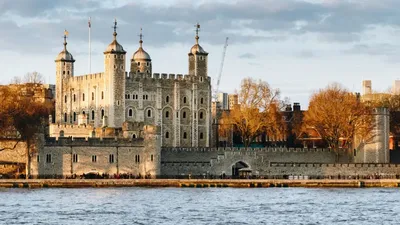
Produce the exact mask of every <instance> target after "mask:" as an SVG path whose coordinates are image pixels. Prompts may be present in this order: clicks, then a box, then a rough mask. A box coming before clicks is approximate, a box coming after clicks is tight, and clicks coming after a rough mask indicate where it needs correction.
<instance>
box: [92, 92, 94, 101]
mask: <svg viewBox="0 0 400 225" xmlns="http://www.w3.org/2000/svg"><path fill="white" fill-rule="evenodd" d="M93 100H94V92H92V101H93Z"/></svg>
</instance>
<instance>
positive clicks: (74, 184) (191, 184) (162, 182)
mask: <svg viewBox="0 0 400 225" xmlns="http://www.w3.org/2000/svg"><path fill="white" fill-rule="evenodd" d="M0 187H2V188H90V187H92V188H98V187H179V188H226V187H231V188H271V187H309V188H324V187H335V188H360V187H361V188H363V187H392V188H393V187H400V180H398V179H387V180H383V179H382V180H330V179H324V180H278V179H274V180H256V179H255V180H251V179H249V180H247V179H246V180H231V179H198V180H197V179H148V180H147V179H131V180H123V179H94V180H89V179H88V180H85V179H76V180H75V179H71V180H69V179H32V180H23V179H4V180H0Z"/></svg>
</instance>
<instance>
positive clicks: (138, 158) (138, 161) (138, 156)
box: [135, 155, 140, 163]
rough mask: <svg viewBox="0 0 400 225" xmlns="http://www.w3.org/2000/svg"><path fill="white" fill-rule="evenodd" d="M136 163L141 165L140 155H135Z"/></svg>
mask: <svg viewBox="0 0 400 225" xmlns="http://www.w3.org/2000/svg"><path fill="white" fill-rule="evenodd" d="M135 163H140V155H135Z"/></svg>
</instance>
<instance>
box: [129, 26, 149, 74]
mask: <svg viewBox="0 0 400 225" xmlns="http://www.w3.org/2000/svg"><path fill="white" fill-rule="evenodd" d="M139 37H140V40H139V49H138V50H137V51H136V52H135V53H134V54H133V55H132V59H131V72H133V73H136V72H137V73H145V74H151V73H152V66H151V58H150V55H149V54H148V53H147V52H146V51H145V50H144V49H143V34H142V28H140V34H139Z"/></svg>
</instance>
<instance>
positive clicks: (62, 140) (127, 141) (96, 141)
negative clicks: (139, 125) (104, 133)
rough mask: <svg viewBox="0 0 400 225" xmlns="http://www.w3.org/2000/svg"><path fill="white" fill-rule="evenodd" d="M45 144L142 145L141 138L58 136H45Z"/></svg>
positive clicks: (60, 145)
mask: <svg viewBox="0 0 400 225" xmlns="http://www.w3.org/2000/svg"><path fill="white" fill-rule="evenodd" d="M45 146H59V147H65V146H87V147H91V146H95V147H143V146H144V139H143V138H136V139H132V138H101V137H100V138H89V137H86V138H77V137H58V138H54V137H53V138H46V140H45Z"/></svg>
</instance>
